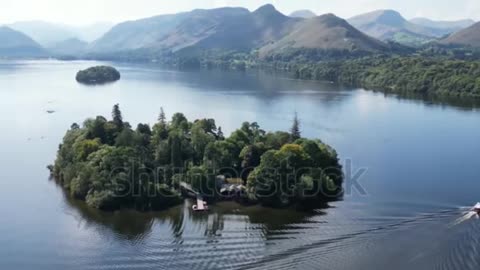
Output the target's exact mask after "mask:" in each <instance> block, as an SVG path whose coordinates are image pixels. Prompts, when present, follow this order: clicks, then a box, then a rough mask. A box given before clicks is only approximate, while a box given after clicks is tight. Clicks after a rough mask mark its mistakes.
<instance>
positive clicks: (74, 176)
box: [50, 104, 342, 211]
mask: <svg viewBox="0 0 480 270" xmlns="http://www.w3.org/2000/svg"><path fill="white" fill-rule="evenodd" d="M296 121H297V124H296V125H297V128H298V119H296ZM294 125H295V124H294ZM295 130H296V132H297V133H295V134H296V136H292V134H290V133H287V132H275V133H266V132H265V131H264V130H262V129H261V128H260V127H259V125H258V124H257V123H255V122H254V123H249V122H245V123H243V124H242V125H241V127H240V128H239V129H237V130H235V131H234V132H232V134H231V135H230V136H229V137H227V138H225V137H224V135H223V132H222V131H221V128H217V126H216V123H215V120H213V119H199V120H196V121H194V122H193V123H192V122H189V121H188V119H187V118H186V117H185V115H183V114H181V113H176V114H174V115H173V117H172V119H171V121H167V120H166V118H165V114H164V112H163V110H161V113H160V117H159V119H158V122H157V123H155V124H154V125H153V127H152V128H150V126H149V125H147V124H138V125H137V127H136V129H132V128H131V126H130V125H129V124H128V123H127V122H124V121H123V117H122V114H121V111H120V108H119V106H118V104H117V105H115V106H114V108H113V111H112V120H107V119H106V118H104V117H102V116H97V117H96V118H95V119H87V120H86V121H85V122H84V124H83V126H82V127H80V126H78V125H76V124H75V125H72V126H71V129H70V130H68V131H67V133H66V135H65V137H64V139H63V142H62V144H61V145H60V147H59V149H58V153H57V158H56V160H55V164H54V165H53V166H50V168H51V171H52V174H53V176H55V178H56V179H57V181H58V182H59V184H61V185H62V186H63V187H64V188H65V189H67V190H68V191H69V192H70V194H71V195H72V196H74V197H75V198H78V199H80V200H85V201H86V202H87V204H88V205H90V206H91V207H95V208H99V209H104V210H114V209H119V208H124V207H128V208H135V209H138V210H142V211H145V210H160V209H164V208H167V207H170V206H173V205H175V204H177V203H179V202H180V197H179V193H178V192H177V191H175V190H174V188H177V189H178V188H179V187H180V184H181V183H182V182H185V183H187V184H190V185H191V186H192V187H193V188H194V189H195V190H197V191H198V192H200V193H202V194H203V195H204V196H207V197H212V198H214V197H217V195H218V190H217V189H218V186H216V184H217V183H216V182H217V181H216V176H218V175H224V176H228V177H233V178H238V177H242V178H243V179H244V180H245V181H247V179H248V187H249V190H250V191H251V193H249V194H247V197H248V198H251V199H252V200H255V201H256V200H257V199H258V201H260V202H262V203H264V204H267V205H273V206H283V205H288V204H290V203H293V202H307V201H308V200H309V199H310V198H311V196H310V197H309V196H304V194H305V192H303V193H302V192H300V191H307V190H311V189H312V188H315V187H318V186H324V185H326V183H327V182H328V181H330V182H331V183H332V184H333V186H335V188H336V190H338V189H340V186H341V183H342V177H341V176H338V177H336V178H335V177H334V178H327V177H326V176H324V175H323V174H322V173H320V172H317V171H315V170H317V169H318V170H320V169H323V168H327V167H334V168H340V166H339V165H338V159H337V157H336V153H335V151H333V149H331V148H330V147H328V146H327V145H325V144H323V143H321V142H320V141H313V140H307V139H302V138H300V132H299V130H298V129H295ZM292 139H296V140H295V141H294V142H293V143H292V141H293V140H292ZM308 166H313V167H314V169H315V170H314V171H313V172H311V171H309V172H305V173H302V174H301V177H300V178H299V179H301V181H296V180H297V179H296V177H295V175H294V174H293V175H290V172H291V169H292V168H293V169H299V168H304V167H308ZM269 168H276V169H278V172H279V173H272V172H270V171H269ZM297 182H298V183H297ZM277 185H278V186H281V187H282V189H281V190H276V189H275V187H277ZM292 187H294V190H293V193H291V192H284V190H289V189H291V188H292ZM268 192H273V193H272V194H271V196H270V197H269V198H265V197H264V196H262V195H265V194H268ZM316 198H317V199H318V196H317V197H316ZM322 199H323V200H324V199H326V197H322Z"/></svg>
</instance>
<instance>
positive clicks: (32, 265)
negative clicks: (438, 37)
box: [0, 61, 480, 269]
mask: <svg viewBox="0 0 480 270" xmlns="http://www.w3.org/2000/svg"><path fill="white" fill-rule="evenodd" d="M94 64H97V63H93V62H58V61H23V62H9V61H3V62H0V112H1V113H0V123H1V124H2V129H1V132H0V149H1V152H0V164H1V170H0V183H1V186H0V198H1V200H0V202H1V203H0V217H1V221H0V269H219V268H222V269H231V268H235V269H237V268H238V269H241V268H244V269H253V268H271V269H292V268H297V269H480V259H479V258H480V250H479V247H480V237H478V234H479V233H480V221H479V220H477V219H466V220H464V221H463V222H456V221H458V219H459V218H460V217H461V216H462V215H463V212H464V211H465V208H463V207H468V206H470V205H473V204H475V203H476V202H477V201H479V200H480V181H479V179H478V177H479V175H480V164H479V161H480V159H479V153H480V140H479V138H480V112H479V111H478V110H477V109H475V106H474V104H467V105H465V104H464V103H461V102H453V103H452V104H453V105H452V106H451V105H444V104H442V103H440V102H438V101H432V100H412V99H401V98H398V97H394V96H385V95H384V94H381V93H374V92H370V91H364V90H361V89H348V88H341V87H338V86H334V85H331V84H328V83H319V82H306V81H295V80H290V79H286V78H282V77H279V76H274V75H269V74H265V73H247V74H245V73H228V72H214V71H210V72H209V71H202V72H178V71H169V70H163V69H160V68H157V67H154V66H148V65H143V66H142V65H127V64H117V65H116V66H117V67H118V69H119V70H120V72H121V73H122V79H121V80H120V81H118V82H116V83H114V84H109V85H104V86H98V87H87V86H82V85H80V84H77V83H76V82H75V80H74V76H75V73H76V72H77V71H78V70H79V69H83V68H85V67H88V66H91V65H94ZM115 103H119V104H120V106H121V109H122V112H123V114H124V118H125V119H126V120H128V121H130V123H132V124H133V125H136V124H137V123H139V122H146V123H153V122H154V121H155V119H156V116H157V115H158V112H159V109H160V107H161V106H163V107H164V109H165V111H166V113H167V114H168V115H170V116H171V115H172V114H173V113H174V112H177V111H180V112H183V113H185V115H186V116H187V117H188V118H189V119H190V120H194V119H196V118H200V117H201V118H205V117H208V118H215V119H216V120H217V125H220V126H222V128H223V130H224V131H225V133H227V134H228V133H230V132H231V131H233V130H234V129H235V128H237V127H239V126H240V124H241V123H242V122H243V121H256V122H258V123H259V124H260V125H261V127H263V128H264V129H266V130H287V129H288V128H289V126H290V124H291V119H292V116H293V114H294V112H295V111H296V112H298V115H299V117H300V118H301V121H302V132H303V135H304V136H307V137H311V138H321V139H322V140H323V141H325V142H327V143H329V144H331V145H332V146H333V147H335V148H336V149H337V151H338V153H339V156H340V158H341V160H342V163H343V164H344V167H345V170H347V175H351V176H352V177H354V176H355V175H356V174H357V173H358V172H359V171H361V170H366V172H365V173H364V174H363V175H362V176H361V177H360V178H359V179H358V183H359V184H360V185H361V187H362V189H363V190H364V191H365V192H366V194H360V192H359V191H361V190H359V189H358V188H355V187H356V186H353V187H354V188H353V189H350V188H348V187H350V185H349V186H347V194H346V196H345V198H344V200H343V201H339V202H335V203H331V204H330V206H331V207H330V208H327V209H318V210H315V211H310V212H298V211H293V210H273V209H262V208H260V207H247V208H244V207H240V206H238V205H236V204H233V203H221V204H218V205H215V206H213V209H212V210H211V211H210V212H209V213H192V211H191V210H190V209H191V202H189V201H185V204H184V205H181V206H179V207H176V208H172V209H170V210H168V211H164V212H159V213H147V214H146V213H137V212H134V211H122V212H115V213H103V212H99V211H96V210H93V209H89V208H87V207H86V206H85V205H84V204H82V203H80V202H78V201H72V200H71V199H69V198H66V197H65V196H64V195H63V192H62V190H61V189H59V188H58V187H57V186H56V185H55V184H54V183H53V182H51V181H49V180H48V171H47V169H46V168H45V167H46V165H48V164H51V163H52V162H53V160H54V158H55V153H56V150H57V148H58V144H59V143H60V142H61V140H62V137H63V135H64V133H65V131H66V130H67V128H68V127H69V126H70V125H71V124H72V123H73V122H78V123H81V122H82V121H83V120H84V119H85V118H87V117H91V116H96V115H105V116H108V115H110V110H111V107H112V105H113V104H115ZM472 105H473V106H472ZM465 106H466V107H465ZM48 110H54V111H55V113H52V114H49V113H47V111H48ZM347 164H351V166H349V165H347ZM347 183H348V179H347ZM350 183H351V181H350Z"/></svg>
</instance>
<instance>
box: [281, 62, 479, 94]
mask: <svg viewBox="0 0 480 270" xmlns="http://www.w3.org/2000/svg"><path fill="white" fill-rule="evenodd" d="M479 67H480V62H478V61H466V60H449V59H443V58H438V57H435V58H429V57H419V56H409V57H366V58H359V59H354V60H348V61H344V62H321V63H316V64H295V65H291V66H290V68H291V70H292V71H293V73H294V74H295V76H296V77H297V78H301V79H314V80H327V81H333V82H337V83H341V84H346V85H352V86H358V87H365V88H367V89H374V90H382V91H386V92H392V93H399V94H419V95H423V94H434V95H448V96H469V97H479V96H480V80H478V77H479V76H480V69H479Z"/></svg>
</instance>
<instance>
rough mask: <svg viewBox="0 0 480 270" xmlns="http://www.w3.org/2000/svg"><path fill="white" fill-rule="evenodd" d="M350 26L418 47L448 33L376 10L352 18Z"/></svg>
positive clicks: (392, 12) (387, 11) (395, 12)
mask: <svg viewBox="0 0 480 270" xmlns="http://www.w3.org/2000/svg"><path fill="white" fill-rule="evenodd" d="M348 22H349V23H350V24H352V25H353V26H355V27H356V28H358V29H359V30H360V31H363V32H364V33H366V34H368V35H370V36H372V37H375V38H378V39H380V40H393V41H397V42H399V43H404V44H408V45H418V44H421V43H424V42H427V41H429V40H432V39H434V38H436V37H441V36H443V35H445V34H447V33H448V32H445V31H444V30H441V29H435V28H430V27H425V26H421V25H417V24H414V23H411V22H409V21H407V20H405V18H403V17H402V15H400V13H398V12H397V11H394V10H376V11H372V12H369V13H365V14H362V15H358V16H355V17H352V18H350V19H349V20H348Z"/></svg>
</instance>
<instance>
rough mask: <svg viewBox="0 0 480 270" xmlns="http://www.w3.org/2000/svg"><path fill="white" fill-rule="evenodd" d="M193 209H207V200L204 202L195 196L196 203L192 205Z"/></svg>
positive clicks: (198, 210)
mask: <svg viewBox="0 0 480 270" xmlns="http://www.w3.org/2000/svg"><path fill="white" fill-rule="evenodd" d="M192 209H193V211H197V212H200V211H208V205H207V202H205V201H204V200H203V199H202V198H197V204H195V205H193V206H192Z"/></svg>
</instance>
